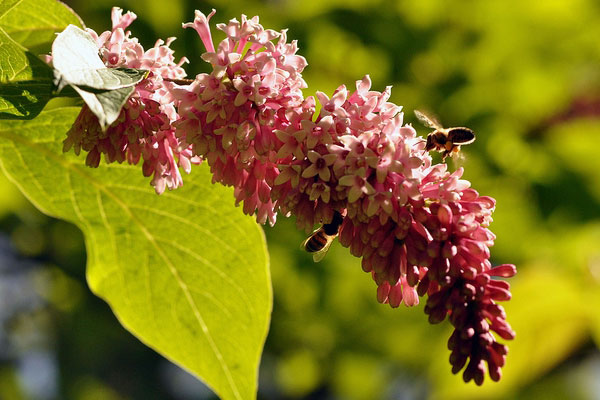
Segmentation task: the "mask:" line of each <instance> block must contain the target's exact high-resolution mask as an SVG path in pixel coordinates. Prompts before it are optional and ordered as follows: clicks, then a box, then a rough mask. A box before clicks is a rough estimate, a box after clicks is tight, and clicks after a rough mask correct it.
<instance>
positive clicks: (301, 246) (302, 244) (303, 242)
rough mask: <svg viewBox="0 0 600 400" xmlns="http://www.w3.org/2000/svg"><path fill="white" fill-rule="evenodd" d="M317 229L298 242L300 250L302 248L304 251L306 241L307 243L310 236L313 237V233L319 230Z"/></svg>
mask: <svg viewBox="0 0 600 400" xmlns="http://www.w3.org/2000/svg"><path fill="white" fill-rule="evenodd" d="M319 229H321V228H319ZM319 229H315V230H314V231H313V232H312V233H311V234H310V235H308V237H307V238H306V239H304V240H303V241H302V243H300V250H304V251H306V243H308V241H309V240H310V238H312V237H313V235H314V234H315V233H316V232H317V231H318V230H319Z"/></svg>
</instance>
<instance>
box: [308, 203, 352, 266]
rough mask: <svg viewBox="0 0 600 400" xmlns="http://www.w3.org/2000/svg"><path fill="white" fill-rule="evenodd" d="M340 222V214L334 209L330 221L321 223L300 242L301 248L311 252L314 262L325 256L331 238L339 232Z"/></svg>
mask: <svg viewBox="0 0 600 400" xmlns="http://www.w3.org/2000/svg"><path fill="white" fill-rule="evenodd" d="M342 222H344V217H342V214H340V213H339V212H337V211H334V214H333V219H332V220H331V222H330V223H328V224H324V225H322V226H321V227H320V228H319V229H317V230H315V231H314V232H313V233H311V234H310V236H309V237H307V238H306V240H305V241H304V242H302V246H301V248H302V249H303V250H306V251H307V252H309V253H313V260H314V262H319V261H321V260H322V259H323V258H324V257H325V255H326V254H327V251H328V250H329V247H330V246H331V243H333V240H334V239H335V238H336V237H337V235H338V233H339V232H340V226H341V225H342Z"/></svg>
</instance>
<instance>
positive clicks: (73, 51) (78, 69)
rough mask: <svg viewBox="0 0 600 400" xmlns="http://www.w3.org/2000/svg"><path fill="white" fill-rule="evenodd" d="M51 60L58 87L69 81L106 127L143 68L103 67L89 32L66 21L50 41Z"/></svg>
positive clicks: (59, 88) (117, 113)
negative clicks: (67, 24)
mask: <svg viewBox="0 0 600 400" xmlns="http://www.w3.org/2000/svg"><path fill="white" fill-rule="evenodd" d="M52 63H53V66H54V75H55V77H56V84H57V86H58V90H61V89H62V88H63V87H64V86H65V85H71V86H72V87H73V88H74V89H75V90H76V91H77V93H79V94H80V95H81V97H82V98H83V100H84V101H85V102H86V104H87V105H88V107H89V108H90V110H91V111H92V112H93V113H94V114H95V115H96V116H97V117H98V122H99V123H100V127H101V128H102V129H106V128H107V127H108V126H109V125H110V124H112V123H113V122H114V121H116V119H117V118H118V117H119V113H120V111H121V108H122V107H123V105H124V104H125V102H126V101H127V99H128V98H129V96H130V95H131V94H132V93H133V90H134V87H133V86H134V85H135V84H137V83H138V82H140V81H141V80H142V79H144V78H145V77H146V76H147V72H146V71H144V70H136V69H127V68H106V67H105V66H104V63H103V62H102V60H101V59H100V56H99V55H98V45H97V44H96V42H95V41H94V39H93V38H92V36H91V35H90V34H89V33H87V32H85V31H83V30H81V29H79V28H78V27H76V26H74V25H69V26H68V27H67V28H66V29H65V30H64V31H63V32H61V33H60V34H59V35H58V36H57V37H56V40H55V41H54V43H53V44H52Z"/></svg>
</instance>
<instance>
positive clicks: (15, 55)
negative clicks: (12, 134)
mask: <svg viewBox="0 0 600 400" xmlns="http://www.w3.org/2000/svg"><path fill="white" fill-rule="evenodd" d="M52 89H53V83H52V70H51V69H50V67H48V66H47V65H46V64H44V63H43V62H42V61H41V60H39V59H38V58H37V57H35V56H34V55H33V54H31V53H29V52H28V51H26V50H25V49H24V48H23V47H22V46H21V45H19V44H18V43H16V42H15V41H13V40H12V39H11V38H10V37H9V36H8V35H7V34H6V32H4V31H3V30H2V28H0V119H7V118H17V119H31V118H33V117H35V116H36V115H37V114H39V113H40V111H41V110H42V108H43V107H44V105H45V104H46V103H47V102H48V100H49V99H50V97H51V95H52Z"/></svg>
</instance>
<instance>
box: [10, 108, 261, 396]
mask: <svg viewBox="0 0 600 400" xmlns="http://www.w3.org/2000/svg"><path fill="white" fill-rule="evenodd" d="M77 111H78V110H77V109H74V108H60V109H55V110H51V111H45V112H42V114H40V115H39V116H38V117H37V118H35V119H33V120H30V121H0V165H1V166H2V168H3V169H4V171H5V172H6V174H7V176H8V177H9V178H10V180H11V181H13V182H14V183H15V184H16V185H17V186H18V187H19V188H20V189H21V191H22V192H23V193H24V194H25V195H26V196H27V197H28V198H29V199H30V200H31V201H32V202H33V203H34V204H35V205H36V206H37V207H38V208H39V209H40V210H42V211H43V212H45V213H47V214H48V215H51V216H54V217H58V218H62V219H65V220H67V221H71V222H73V223H74V224H76V225H77V226H78V227H80V228H81V229H82V231H83V232H84V234H85V238H86V248H87V252H88V265H87V278H88V283H89V285H90V288H91V289H92V291H94V293H96V294H97V295H98V296H100V297H102V298H103V299H105V300H106V301H107V302H108V303H109V304H110V305H111V307H112V309H113V311H114V313H115V314H116V316H117V317H118V318H119V320H120V321H121V323H122V324H123V326H125V327H126V328H127V329H128V330H129V331H131V332H132V333H133V334H134V335H136V336H137V337H138V338H140V340H142V341H143V342H144V343H146V344H147V345H148V346H150V347H152V348H154V349H155V350H157V351H158V352H160V353H161V354H163V355H164V356H165V357H167V358H169V359H171V360H172V361H174V362H175V363H177V364H179V365H181V366H182V367H184V368H186V369H187V370H189V371H191V372H192V373H194V374H196V375H197V376H199V377H200V378H201V379H202V380H203V381H204V382H206V383H207V384H208V385H209V386H210V387H212V388H213V389H214V391H215V392H216V393H217V394H218V395H219V396H221V397H222V398H224V399H249V398H253V397H255V395H256V394H255V392H256V384H257V370H258V364H259V359H260V354H261V350H262V346H263V343H264V340H265V337H266V333H267V330H268V324H269V319H270V311H271V304H272V297H271V286H270V276H269V270H268V265H267V264H268V261H267V253H266V248H265V241H264V238H263V234H262V231H261V229H260V228H259V227H258V226H257V225H256V223H255V222H254V221H253V220H252V218H250V217H247V216H244V215H243V213H242V211H241V210H240V209H239V208H235V207H233V205H232V203H233V195H232V191H231V190H230V189H229V188H224V187H222V186H220V185H212V184H210V174H209V172H208V170H207V168H206V167H204V166H199V167H197V168H195V169H194V171H193V172H192V174H191V175H189V176H188V175H186V176H185V184H184V187H183V188H180V189H178V190H176V191H173V192H167V193H164V194H163V195H161V196H157V195H156V194H155V193H154V190H153V189H152V188H151V186H150V185H149V183H148V179H147V178H144V177H143V176H142V172H141V168H140V167H139V166H138V167H134V166H129V165H119V164H112V165H109V166H106V165H103V166H101V167H100V168H97V169H92V168H87V167H85V166H84V160H83V158H78V157H75V156H74V155H71V154H67V155H65V154H62V152H61V140H62V139H63V136H64V133H65V131H66V130H67V129H68V128H69V127H70V125H71V124H72V122H73V120H74V119H75V117H76V115H77Z"/></svg>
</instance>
